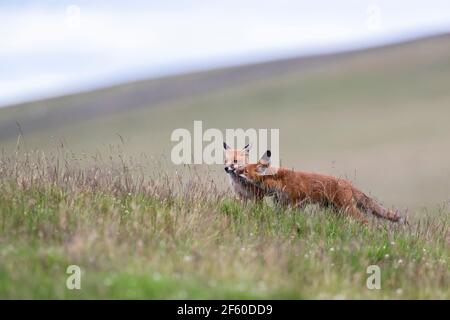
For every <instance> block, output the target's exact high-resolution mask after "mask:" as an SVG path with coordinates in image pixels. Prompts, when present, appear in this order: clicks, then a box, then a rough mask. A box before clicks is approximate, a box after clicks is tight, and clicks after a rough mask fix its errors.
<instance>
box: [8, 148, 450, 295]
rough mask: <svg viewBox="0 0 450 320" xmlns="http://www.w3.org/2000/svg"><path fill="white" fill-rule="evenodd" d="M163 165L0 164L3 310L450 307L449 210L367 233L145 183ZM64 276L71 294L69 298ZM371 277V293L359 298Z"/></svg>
mask: <svg viewBox="0 0 450 320" xmlns="http://www.w3.org/2000/svg"><path fill="white" fill-rule="evenodd" d="M88 157H90V159H85V158H88ZM92 157H93V158H95V159H94V160H93V159H92ZM85 160H89V163H90V165H89V166H86V165H85V164H83V162H84V161H85ZM159 165H161V164H160V163H158V161H155V160H154V159H150V158H147V157H141V158H139V159H135V158H129V157H127V156H125V155H124V154H122V153H121V152H115V153H112V154H111V155H110V156H109V157H108V158H106V159H103V158H101V157H100V156H98V155H97V156H88V155H84V156H77V155H76V154H74V153H72V152H68V151H65V150H64V149H63V148H60V149H58V151H57V152H55V153H53V154H44V153H43V152H38V151H36V152H30V153H26V154H25V153H24V154H20V151H18V152H17V154H15V155H5V154H3V155H2V156H1V158H0V261H1V263H0V298H3V299H12V298H18V299H49V298H56V299H98V298H100V299H105V298H112V299H119V298H126V299H128V298H130V299H131V298H132V299H166V298H172V299H186V298H189V299H199V298H205V299H231V298H233V299H247V298H252V299H266V298H269V299H282V298H285V299H418V298H421V299H449V298H450V291H449V290H448V288H449V286H450V283H449V282H450V281H449V275H450V270H449V266H448V254H449V252H450V250H449V240H450V238H449V237H450V235H449V231H448V230H449V228H448V227H449V223H450V218H449V217H450V216H449V214H448V212H449V208H447V207H442V208H440V209H439V210H436V211H435V212H429V213H428V214H426V215H425V214H424V215H421V216H420V218H418V217H412V218H411V220H410V221H409V224H408V225H398V224H393V223H390V222H385V221H380V220H372V221H371V223H370V225H368V226H364V225H361V224H360V223H358V222H355V221H353V220H351V219H350V218H348V217H345V216H342V215H340V214H339V213H337V212H333V211H329V210H325V209H320V208H318V207H313V206H310V207H307V208H306V209H304V210H302V211H300V210H295V209H282V208H278V207H276V206H274V205H273V203H271V202H270V200H268V201H265V202H263V203H247V204H244V203H240V202H238V201H236V200H235V199H234V197H233V196H232V194H230V193H229V192H220V190H218V189H217V187H216V186H215V183H214V180H213V179H211V177H210V176H208V174H205V173H204V172H202V173H199V172H197V171H196V170H195V168H192V167H189V166H187V167H185V168H184V169H183V170H182V171H180V172H178V173H177V174H176V175H171V174H170V173H167V172H165V171H164V170H163V169H162V170H160V171H159V173H157V174H154V175H148V174H145V172H146V170H145V167H146V166H153V167H154V166H159ZM69 265H77V266H79V267H80V268H81V270H82V275H81V289H80V290H69V289H67V288H66V279H67V277H68V276H69V275H68V274H66V269H67V267H68V266H69ZM370 265H377V266H379V267H380V270H381V289H379V290H377V289H373V290H369V289H368V288H367V287H366V280H367V278H368V277H369V274H367V267H368V266H370Z"/></svg>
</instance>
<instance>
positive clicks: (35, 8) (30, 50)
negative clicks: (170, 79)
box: [0, 0, 450, 106]
mask: <svg viewBox="0 0 450 320" xmlns="http://www.w3.org/2000/svg"><path fill="white" fill-rule="evenodd" d="M448 31H450V1H448V0H441V1H438V0H428V1H413V0H408V1H406V0H385V1H381V0H374V1H365V0H352V1H351V0H341V1H333V0H329V1H327V0H315V1H299V0H296V1H283V0H278V1H275V0H272V1H264V0H257V1H256V0H255V1H253V0H247V1H244V0H239V1H238V0H227V1H214V0H201V1H200V0H199V1H194V0H191V1H189V0H179V1H170V4H168V1H113V0H109V1H88V0H86V1H21V0H19V1H17V0H16V1H1V2H0V62H1V64H0V106H2V105H3V106H4V105H8V104H12V103H18V102H21V101H27V100H33V99H38V98H43V97H50V96H53V95H60V94H64V93H69V92H76V91H80V90H88V89H91V88H97V87H102V86H106V85H110V84H115V83H120V82H124V81H128V80H133V79H141V78H147V77H156V76H160V75H165V74H172V73H179V72H186V71H189V70H197V69H208V68H213V67H218V66H224V65H234V64H240V63H247V62H253V61H261V60H268V59H273V58H281V57H288V56H294V55H305V54H313V53H323V52H333V51H339V50H347V49H354V48H360V47H367V46H373V45H378V44H384V43H390V42H396V41H401V40H404V39H409V38H414V37H418V36H425V35H431V34H436V33H442V32H448Z"/></svg>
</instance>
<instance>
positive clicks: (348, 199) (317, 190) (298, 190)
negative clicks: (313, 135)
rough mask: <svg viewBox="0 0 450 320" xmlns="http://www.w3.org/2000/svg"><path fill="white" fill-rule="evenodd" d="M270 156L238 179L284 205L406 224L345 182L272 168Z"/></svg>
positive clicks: (239, 170) (242, 170) (238, 172)
mask: <svg viewBox="0 0 450 320" xmlns="http://www.w3.org/2000/svg"><path fill="white" fill-rule="evenodd" d="M270 157H271V152H270V150H267V151H266V153H265V154H264V155H263V157H262V158H261V159H260V160H259V161H258V163H255V164H247V165H245V166H240V167H239V168H237V169H236V171H235V172H236V175H238V176H239V177H241V178H242V179H245V180H246V181H247V182H248V183H252V184H254V185H255V186H256V187H258V188H259V189H261V190H263V192H264V193H265V194H266V195H268V194H275V195H276V197H277V198H278V199H279V202H280V203H282V204H285V205H293V206H303V205H305V204H307V203H316V204H320V205H323V206H331V207H333V208H335V209H337V210H342V211H343V212H345V213H347V214H349V215H350V216H352V217H353V218H355V219H357V220H358V221H361V222H362V223H367V222H368V221H367V218H366V215H365V213H369V214H373V215H375V216H377V217H379V218H384V219H388V220H391V221H395V222H398V221H404V219H403V218H401V217H400V215H399V214H398V212H397V211H393V210H388V209H386V208H384V207H382V206H381V205H380V204H379V203H378V202H376V201H375V200H374V199H372V198H370V197H368V196H367V195H365V194H364V193H363V192H362V191H360V190H358V189H357V188H355V187H353V186H352V184H351V183H350V182H349V181H347V180H344V179H340V178H336V177H333V176H329V175H324V174H316V173H309V172H301V171H294V170H292V169H286V168H275V167H272V166H271V165H270Z"/></svg>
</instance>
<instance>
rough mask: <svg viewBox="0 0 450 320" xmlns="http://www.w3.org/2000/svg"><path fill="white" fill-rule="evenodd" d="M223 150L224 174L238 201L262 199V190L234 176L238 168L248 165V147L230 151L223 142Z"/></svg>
mask: <svg viewBox="0 0 450 320" xmlns="http://www.w3.org/2000/svg"><path fill="white" fill-rule="evenodd" d="M223 148H224V149H225V172H226V173H227V174H228V177H229V180H230V184H231V187H232V188H233V190H234V192H235V193H236V195H237V197H238V199H240V200H242V201H248V200H261V199H262V198H263V197H264V192H263V190H261V189H260V188H258V187H257V186H255V184H253V183H250V182H249V181H247V180H246V179H243V178H242V177H239V176H238V175H237V174H236V170H237V169H238V168H242V167H244V166H245V165H247V164H248V159H249V151H250V145H249V144H248V145H246V146H245V147H244V148H243V149H242V150H239V149H231V148H230V147H229V146H228V145H227V144H226V143H225V142H224V143H223Z"/></svg>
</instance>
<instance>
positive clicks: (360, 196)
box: [354, 190, 405, 223]
mask: <svg viewBox="0 0 450 320" xmlns="http://www.w3.org/2000/svg"><path fill="white" fill-rule="evenodd" d="M354 191H355V193H354V194H355V200H356V204H357V206H358V208H360V209H362V210H363V211H365V212H367V213H370V214H373V215H375V216H376V217H379V218H383V219H387V220H390V221H394V222H400V223H404V222H405V219H404V218H403V217H402V216H401V215H400V213H399V211H398V210H390V209H386V208H384V207H383V206H382V205H381V204H379V203H378V202H377V201H376V200H374V199H372V198H370V197H369V196H367V195H365V194H364V193H363V192H361V191H359V190H354Z"/></svg>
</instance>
